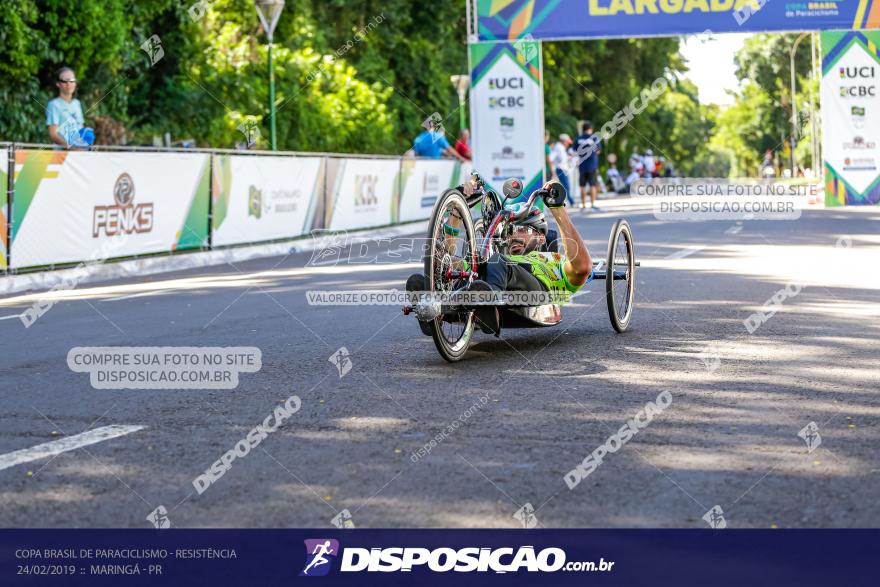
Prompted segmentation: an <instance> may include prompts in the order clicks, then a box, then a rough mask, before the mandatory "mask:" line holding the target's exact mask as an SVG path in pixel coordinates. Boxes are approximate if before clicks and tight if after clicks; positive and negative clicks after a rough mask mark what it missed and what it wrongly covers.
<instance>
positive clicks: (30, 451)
mask: <svg viewBox="0 0 880 587" xmlns="http://www.w3.org/2000/svg"><path fill="white" fill-rule="evenodd" d="M144 428H146V426H124V425H120V424H113V425H111V426H102V427H101V428H95V429H94V430H89V431H88V432H83V433H81V434H74V435H73V436H68V437H67V438H62V439H60V440H53V441H52V442H46V443H43V444H38V445H36V446H32V447H30V448H24V449H22V450H17V451H15V452H11V453H8V454H5V455H0V471H2V470H3V469H8V468H9V467H14V466H16V465H21V464H23V463H29V462H31V461H36V460H39V459H44V458H46V457H52V456H55V455H57V454H61V453H63V452H67V451H70V450H76V449H78V448H80V447H83V446H89V445H90V444H97V443H99V442H103V441H105V440H110V439H111V438H117V437H119V436H125V435H126V434H131V433H132V432H137V431H138V430H143V429H144Z"/></svg>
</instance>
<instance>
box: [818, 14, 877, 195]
mask: <svg viewBox="0 0 880 587" xmlns="http://www.w3.org/2000/svg"><path fill="white" fill-rule="evenodd" d="M878 6H880V5H878ZM878 10H880V8H878ZM821 41H822V86H821V92H822V96H821V99H822V122H823V124H822V155H823V159H824V163H825V204H826V205H827V206H843V205H858V204H877V203H878V202H880V136H878V134H877V130H878V129H880V49H878V45H880V32H878V31H864V32H854V31H849V32H823V33H822V34H821Z"/></svg>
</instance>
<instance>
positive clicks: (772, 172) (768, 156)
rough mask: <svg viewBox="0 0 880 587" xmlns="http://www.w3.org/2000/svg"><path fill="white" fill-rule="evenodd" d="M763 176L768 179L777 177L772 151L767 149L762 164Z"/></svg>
mask: <svg viewBox="0 0 880 587" xmlns="http://www.w3.org/2000/svg"><path fill="white" fill-rule="evenodd" d="M761 175H762V176H763V177H764V178H767V179H769V178H774V177H776V167H775V166H774V165H773V150H772V149H767V150H766V151H765V152H764V161H763V162H761Z"/></svg>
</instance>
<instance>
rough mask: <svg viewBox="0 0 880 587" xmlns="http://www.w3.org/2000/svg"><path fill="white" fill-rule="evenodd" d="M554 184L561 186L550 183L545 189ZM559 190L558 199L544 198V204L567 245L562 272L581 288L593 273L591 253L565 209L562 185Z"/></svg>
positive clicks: (570, 281) (557, 192)
mask: <svg viewBox="0 0 880 587" xmlns="http://www.w3.org/2000/svg"><path fill="white" fill-rule="evenodd" d="M553 183H556V184H559V182H558V181H554V182H548V183H547V184H546V185H545V186H544V188H543V189H545V190H547V189H549V188H550V185H551V184H553ZM557 190H558V191H557ZM557 190H554V191H556V194H554V195H555V196H556V197H550V198H544V203H545V204H547V207H548V208H549V209H550V213H551V214H553V219H554V220H556V225H557V226H558V227H559V234H560V235H561V236H562V242H563V243H565V264H564V265H563V266H562V270H563V271H565V276H566V277H567V278H568V281H569V283H571V284H572V285H576V286H581V285H583V284H585V283H586V282H587V279H588V278H589V277H590V273H592V271H593V260H592V259H591V258H590V251H588V250H587V245H586V243H585V242H584V239H582V238H581V235H580V234H579V233H578V231H577V229H576V228H575V227H574V224H572V222H571V217H569V215H568V211H567V210H566V209H565V192H564V191H562V185H561V184H559V185H558V188H557Z"/></svg>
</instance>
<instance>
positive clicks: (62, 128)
mask: <svg viewBox="0 0 880 587" xmlns="http://www.w3.org/2000/svg"><path fill="white" fill-rule="evenodd" d="M76 84H77V81H76V74H74V72H73V70H72V69H71V68H69V67H67V66H65V67H62V68H61V69H59V70H58V71H56V72H55V86H56V87H57V88H58V96H57V97H56V98H53V99H51V100H49V103H48V104H47V105H46V125H47V126H48V127H49V139H51V141H52V142H53V143H55V144H56V145H59V146H60V147H64V148H65V149H69V148H70V147H84V146H88V145H91V144H92V143H93V142H94V141H95V131H93V130H92V129H91V128H83V124H84V122H85V119H84V118H83V111H82V104H80V102H79V100H77V99H76V98H74V97H73V96H74V94H75V93H76Z"/></svg>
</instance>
